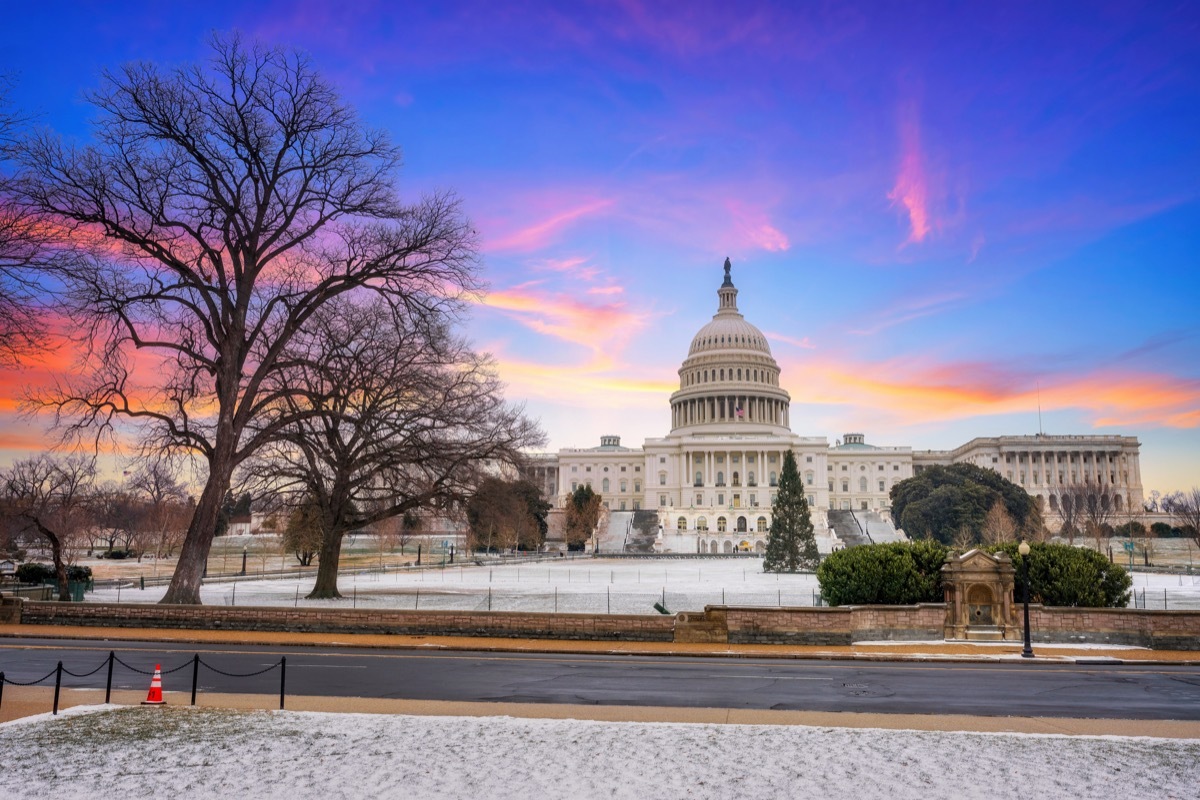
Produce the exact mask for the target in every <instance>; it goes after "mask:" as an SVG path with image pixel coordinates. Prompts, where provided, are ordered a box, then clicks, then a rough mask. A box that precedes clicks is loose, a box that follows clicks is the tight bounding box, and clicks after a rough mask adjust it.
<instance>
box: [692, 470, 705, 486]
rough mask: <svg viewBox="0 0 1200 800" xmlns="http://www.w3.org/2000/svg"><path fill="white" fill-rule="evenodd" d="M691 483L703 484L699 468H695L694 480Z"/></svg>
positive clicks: (702, 474) (702, 475)
mask: <svg viewBox="0 0 1200 800" xmlns="http://www.w3.org/2000/svg"><path fill="white" fill-rule="evenodd" d="M692 483H693V484H695V485H696V486H703V485H704V473H703V472H701V471H700V470H696V478H695V480H694V481H692Z"/></svg>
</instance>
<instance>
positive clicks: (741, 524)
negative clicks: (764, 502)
mask: <svg viewBox="0 0 1200 800" xmlns="http://www.w3.org/2000/svg"><path fill="white" fill-rule="evenodd" d="M737 529H738V533H745V532H746V518H745V517H738V518H737Z"/></svg>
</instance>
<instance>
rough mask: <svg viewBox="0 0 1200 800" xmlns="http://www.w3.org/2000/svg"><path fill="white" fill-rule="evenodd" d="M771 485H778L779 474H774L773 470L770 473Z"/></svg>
mask: <svg viewBox="0 0 1200 800" xmlns="http://www.w3.org/2000/svg"><path fill="white" fill-rule="evenodd" d="M771 485H772V486H778V485H779V476H778V475H776V474H775V473H774V472H772V473H771Z"/></svg>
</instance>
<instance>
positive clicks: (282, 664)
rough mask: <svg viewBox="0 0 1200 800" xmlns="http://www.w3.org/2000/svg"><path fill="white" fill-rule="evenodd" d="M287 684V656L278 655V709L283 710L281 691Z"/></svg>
mask: <svg viewBox="0 0 1200 800" xmlns="http://www.w3.org/2000/svg"><path fill="white" fill-rule="evenodd" d="M285 686H287V656H280V657H279V710H280V711H282V710H283V691H284V687H285Z"/></svg>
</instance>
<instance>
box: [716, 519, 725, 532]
mask: <svg viewBox="0 0 1200 800" xmlns="http://www.w3.org/2000/svg"><path fill="white" fill-rule="evenodd" d="M725 527H726V522H725V518H724V517H717V530H718V531H720V532H721V533H724V532H725Z"/></svg>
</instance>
